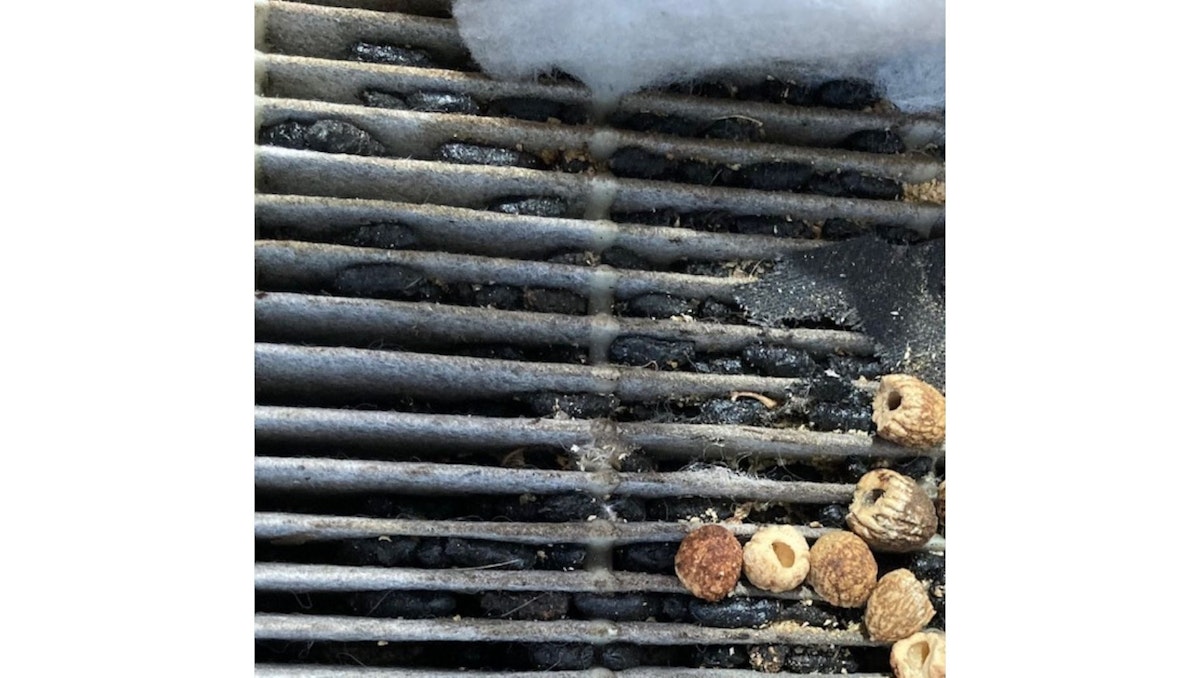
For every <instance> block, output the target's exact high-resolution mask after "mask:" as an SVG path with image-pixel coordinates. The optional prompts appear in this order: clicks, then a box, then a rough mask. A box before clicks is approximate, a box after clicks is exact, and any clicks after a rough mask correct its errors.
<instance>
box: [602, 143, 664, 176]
mask: <svg viewBox="0 0 1200 678" xmlns="http://www.w3.org/2000/svg"><path fill="white" fill-rule="evenodd" d="M670 168H671V163H670V161H668V160H667V158H666V156H663V155H659V154H658V153H653V152H651V151H647V150H643V149H641V148H635V147H627V148H620V149H617V151H616V152H615V153H613V154H612V157H610V158H609V159H608V169H609V171H610V172H612V173H613V174H615V175H616V176H619V177H633V178H635V179H657V178H660V177H662V176H663V175H665V174H666V173H667V172H668V170H669V169H670Z"/></svg>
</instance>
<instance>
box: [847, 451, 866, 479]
mask: <svg viewBox="0 0 1200 678" xmlns="http://www.w3.org/2000/svg"><path fill="white" fill-rule="evenodd" d="M870 470H871V466H870V465H869V464H867V460H866V459H863V458H862V457H847V458H846V476H847V477H848V478H849V479H851V480H852V481H853V482H856V483H857V482H858V480H859V478H862V477H863V476H865V475H867V472H868V471H870Z"/></svg>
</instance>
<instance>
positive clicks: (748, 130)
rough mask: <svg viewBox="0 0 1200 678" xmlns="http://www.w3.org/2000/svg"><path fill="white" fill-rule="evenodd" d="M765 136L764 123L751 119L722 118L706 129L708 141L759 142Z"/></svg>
mask: <svg viewBox="0 0 1200 678" xmlns="http://www.w3.org/2000/svg"><path fill="white" fill-rule="evenodd" d="M763 136H764V135H763V127H762V123H761V122H759V121H757V120H751V119H750V118H721V119H720V120H717V121H715V122H713V123H712V124H711V125H709V126H708V127H706V128H704V138H706V139H730V140H733V141H757V140H759V139H762V138H763Z"/></svg>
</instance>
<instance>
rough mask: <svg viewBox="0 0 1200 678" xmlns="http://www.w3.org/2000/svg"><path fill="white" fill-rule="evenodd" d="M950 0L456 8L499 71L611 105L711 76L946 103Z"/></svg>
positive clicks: (459, 1) (482, 2) (526, 2)
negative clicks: (871, 86)
mask: <svg viewBox="0 0 1200 678" xmlns="http://www.w3.org/2000/svg"><path fill="white" fill-rule="evenodd" d="M945 9H946V7H945V0H558V1H556V2H552V1H549V0H454V16H455V18H456V19H457V20H458V25H459V31H460V33H461V34H462V37H463V40H464V41H465V42H466V44H467V47H468V48H470V50H471V54H472V55H473V56H474V57H475V60H476V61H478V62H479V64H480V66H482V67H483V69H484V70H485V71H486V72H487V73H488V74H490V75H493V76H495V77H500V78H508V79H519V78H529V77H532V76H535V75H537V74H538V73H548V72H550V71H551V70H552V69H554V68H558V69H559V70H561V71H564V72H566V73H570V74H571V75H573V76H575V77H576V78H579V79H580V80H582V81H583V82H584V84H586V85H587V86H588V87H589V88H590V89H591V90H592V92H593V93H594V94H595V96H596V97H597V98H598V99H599V100H601V101H608V102H612V101H615V100H616V99H617V98H619V97H620V96H622V95H624V94H628V93H630V92H634V91H637V90H639V89H641V88H643V87H647V86H651V85H662V84H666V83H668V82H679V81H687V80H693V79H697V78H701V77H705V76H720V77H737V76H763V75H767V74H773V75H775V76H777V77H787V78H796V77H801V78H834V77H863V78H866V79H869V80H873V81H875V82H876V83H877V84H878V85H879V86H880V87H881V88H882V90H883V92H884V93H885V94H886V95H887V97H888V98H889V99H891V100H892V102H893V103H895V104H896V105H897V106H899V107H900V108H902V109H904V110H908V111H924V110H931V109H938V108H944V107H945V101H946V94H945V36H946V12H945Z"/></svg>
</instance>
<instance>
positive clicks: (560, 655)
mask: <svg viewBox="0 0 1200 678" xmlns="http://www.w3.org/2000/svg"><path fill="white" fill-rule="evenodd" d="M526 647H527V648H528V652H529V661H531V662H532V663H533V665H534V666H535V667H536V668H538V669H545V670H548V669H556V670H558V671H579V670H581V669H586V668H591V666H592V661H593V659H594V652H593V651H592V646H591V645H588V644H586V643H544V644H538V645H527V646H526Z"/></svg>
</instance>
